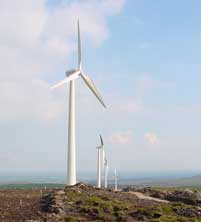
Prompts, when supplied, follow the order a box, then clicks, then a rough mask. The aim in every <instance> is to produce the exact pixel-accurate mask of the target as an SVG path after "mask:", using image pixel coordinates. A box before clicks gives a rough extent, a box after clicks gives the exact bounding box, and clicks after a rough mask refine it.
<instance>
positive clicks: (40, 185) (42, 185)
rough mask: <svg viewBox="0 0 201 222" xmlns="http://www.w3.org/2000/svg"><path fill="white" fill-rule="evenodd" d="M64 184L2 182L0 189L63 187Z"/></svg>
mask: <svg viewBox="0 0 201 222" xmlns="http://www.w3.org/2000/svg"><path fill="white" fill-rule="evenodd" d="M64 186H65V185H64V184H55V183H27V184H2V185H0V190H13V189H45V188H47V189H49V188H50V189H52V188H64Z"/></svg>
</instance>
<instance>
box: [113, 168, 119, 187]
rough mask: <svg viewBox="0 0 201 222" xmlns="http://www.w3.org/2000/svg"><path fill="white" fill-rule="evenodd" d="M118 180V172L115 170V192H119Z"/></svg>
mask: <svg viewBox="0 0 201 222" xmlns="http://www.w3.org/2000/svg"><path fill="white" fill-rule="evenodd" d="M117 180H118V175H117V170H116V169H115V170H114V191H118V188H117Z"/></svg>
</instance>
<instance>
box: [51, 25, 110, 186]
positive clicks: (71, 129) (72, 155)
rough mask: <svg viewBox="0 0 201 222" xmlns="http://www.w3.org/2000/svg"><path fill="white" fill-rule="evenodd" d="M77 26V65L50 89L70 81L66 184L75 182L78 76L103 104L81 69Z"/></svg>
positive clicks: (94, 87) (90, 81) (92, 84)
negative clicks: (76, 87) (76, 82)
mask: <svg viewBox="0 0 201 222" xmlns="http://www.w3.org/2000/svg"><path fill="white" fill-rule="evenodd" d="M77 27H78V67H77V69H72V70H69V71H67V72H66V78H65V79H64V80H62V81H60V82H58V83H57V84H55V85H54V86H52V87H51V88H52V89H55V88H57V87H60V86H62V85H63V84H65V83H68V82H70V89H69V117H68V170H67V185H69V186H72V185H74V184H76V149H75V82H74V80H75V79H77V78H78V77H80V76H81V77H82V79H83V80H84V82H85V83H86V85H87V86H88V87H89V89H90V90H91V91H92V92H93V94H94V95H95V96H96V98H97V99H98V100H99V102H100V103H101V104H102V105H103V106H104V107H106V106H105V104H104V102H103V99H102V98H101V95H100V93H99V91H98V90H97V88H96V86H95V85H94V83H93V82H92V80H91V79H90V78H89V77H88V76H87V75H86V74H85V73H84V72H83V70H82V64H81V62H82V57H81V39H80V26H79V21H78V23H77Z"/></svg>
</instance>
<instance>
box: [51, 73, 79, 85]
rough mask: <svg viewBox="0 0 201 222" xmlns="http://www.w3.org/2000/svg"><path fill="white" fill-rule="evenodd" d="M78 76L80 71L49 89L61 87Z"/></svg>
mask: <svg viewBox="0 0 201 222" xmlns="http://www.w3.org/2000/svg"><path fill="white" fill-rule="evenodd" d="M79 74H80V71H76V72H74V73H73V74H71V75H70V76H68V77H66V78H65V79H64V80H62V81H60V82H58V83H56V84H55V85H53V86H51V89H56V88H58V87H60V86H62V85H63V84H65V83H68V82H70V81H71V80H73V79H76V78H77V77H78V76H79Z"/></svg>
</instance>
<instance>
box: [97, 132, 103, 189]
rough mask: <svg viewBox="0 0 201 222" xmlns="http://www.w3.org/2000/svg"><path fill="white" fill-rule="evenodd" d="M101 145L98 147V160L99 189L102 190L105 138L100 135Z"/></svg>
mask: <svg viewBox="0 0 201 222" xmlns="http://www.w3.org/2000/svg"><path fill="white" fill-rule="evenodd" d="M100 141H101V145H100V146H98V147H97V149H98V159H97V187H98V188H101V167H102V162H103V147H104V144H103V138H102V136H101V135H100Z"/></svg>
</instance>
